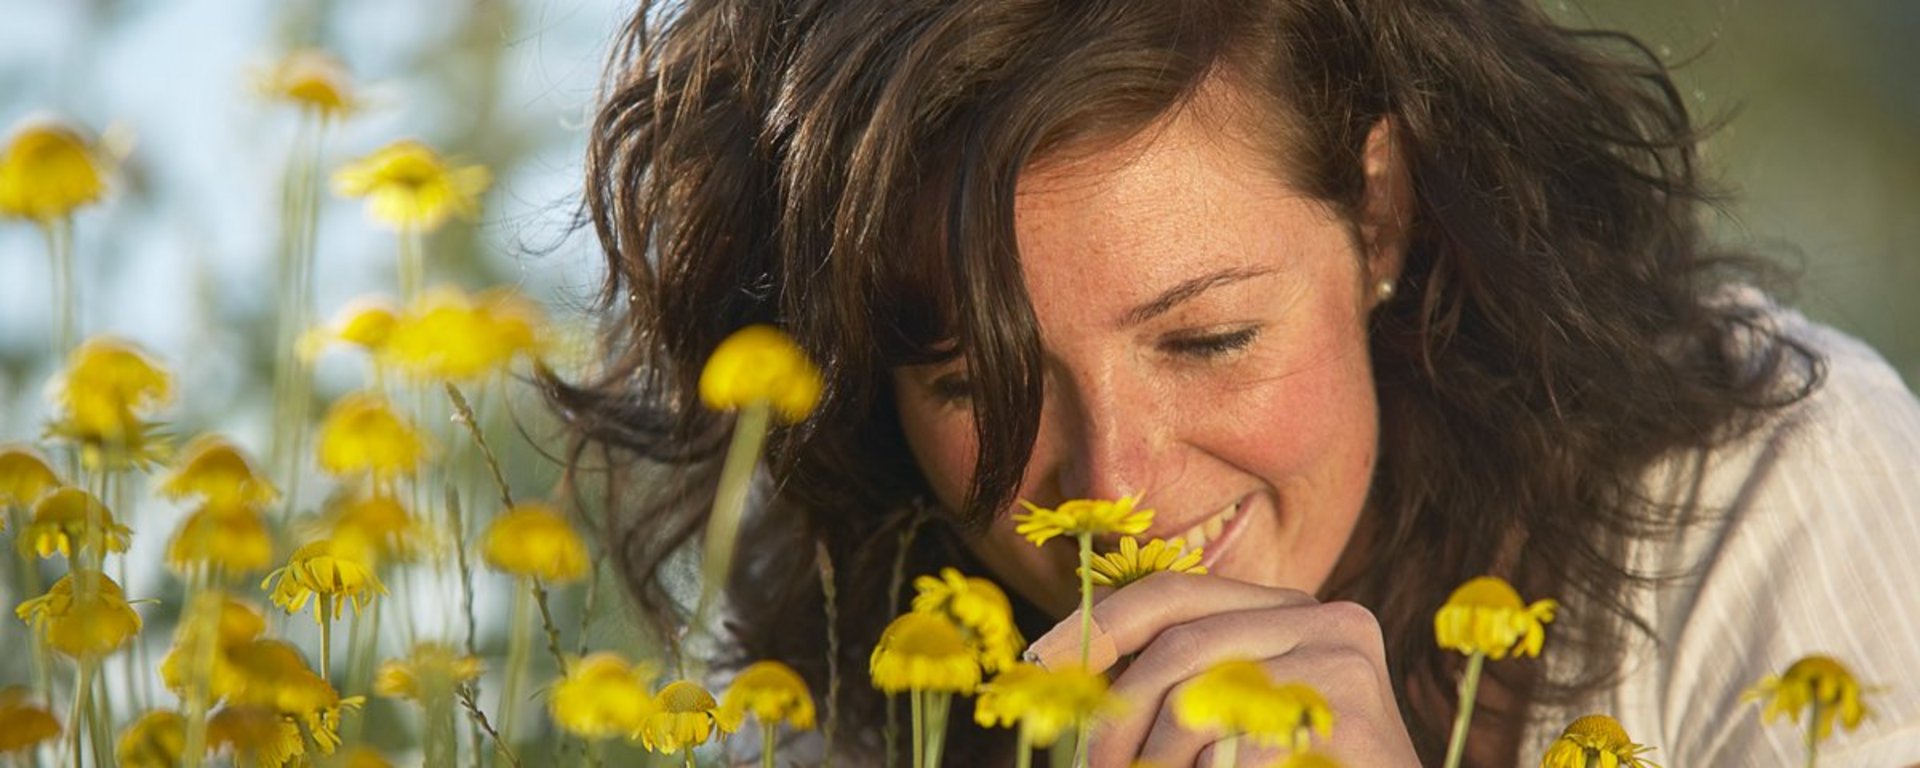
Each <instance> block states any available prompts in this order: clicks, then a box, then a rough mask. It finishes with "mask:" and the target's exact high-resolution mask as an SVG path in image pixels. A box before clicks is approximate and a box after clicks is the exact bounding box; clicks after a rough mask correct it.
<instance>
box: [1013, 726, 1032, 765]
mask: <svg viewBox="0 0 1920 768" xmlns="http://www.w3.org/2000/svg"><path fill="white" fill-rule="evenodd" d="M1013 768H1033V729H1031V728H1028V727H1027V722H1026V721H1025V720H1022V721H1020V736H1019V742H1018V744H1016V745H1015V746H1014V752H1013Z"/></svg>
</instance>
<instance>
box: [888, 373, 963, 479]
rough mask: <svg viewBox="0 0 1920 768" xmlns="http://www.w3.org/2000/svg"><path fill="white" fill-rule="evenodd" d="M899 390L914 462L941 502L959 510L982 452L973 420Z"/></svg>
mask: <svg viewBox="0 0 1920 768" xmlns="http://www.w3.org/2000/svg"><path fill="white" fill-rule="evenodd" d="M896 391H897V400H898V402H900V403H901V406H900V430H901V432H902V433H904V434H905V435H906V438H907V445H908V447H909V448H911V449H912V451H913V458H914V461H915V462H916V463H918V464H919V465H920V472H921V474H923V475H925V476H926V479H927V485H928V486H929V487H931V488H932V489H933V493H934V495H935V496H937V497H939V501H940V503H941V504H942V505H943V506H945V507H946V508H947V509H959V508H960V504H961V502H963V501H965V500H966V495H967V486H968V484H969V483H971V482H972V479H973V464H974V460H975V459H976V458H977V455H978V450H979V449H978V448H977V447H976V446H977V438H976V436H975V434H974V430H973V420H972V419H969V418H967V417H966V415H965V414H964V413H963V412H960V411H955V410H953V409H950V408H942V407H938V406H936V405H933V404H929V403H927V402H926V401H925V398H924V397H921V396H920V395H918V394H915V393H912V392H909V391H908V388H907V387H898V388H897V390H896Z"/></svg>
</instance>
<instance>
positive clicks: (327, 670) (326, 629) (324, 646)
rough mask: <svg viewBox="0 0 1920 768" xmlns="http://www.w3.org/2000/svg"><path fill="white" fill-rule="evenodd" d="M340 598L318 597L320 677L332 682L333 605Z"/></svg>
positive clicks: (330, 596) (331, 596) (329, 682)
mask: <svg viewBox="0 0 1920 768" xmlns="http://www.w3.org/2000/svg"><path fill="white" fill-rule="evenodd" d="M339 599H340V598H339V597H337V596H334V595H325V596H322V597H321V598H320V604H319V606H317V607H318V608H319V609H320V679H322V680H325V681H327V683H328V684H329V685H331V684H332V683H333V606H334V605H335V602H334V601H336V600H339Z"/></svg>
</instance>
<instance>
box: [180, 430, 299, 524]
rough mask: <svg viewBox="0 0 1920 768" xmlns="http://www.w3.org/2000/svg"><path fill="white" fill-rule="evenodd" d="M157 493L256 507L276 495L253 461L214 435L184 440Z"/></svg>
mask: <svg viewBox="0 0 1920 768" xmlns="http://www.w3.org/2000/svg"><path fill="white" fill-rule="evenodd" d="M160 493H161V494H162V495H164V496H166V497H167V498H171V499H184V498H190V497H198V498H200V499H202V500H204V501H205V502H206V503H207V505H208V506H214V507H248V508H256V509H257V508H259V507H264V506H266V505H268V504H272V503H273V502H274V500H275V499H278V498H279V497H280V492H279V491H277V490H275V489H274V487H273V482H272V481H270V480H268V479H267V478H266V476H264V475H262V474H260V471H259V470H258V469H257V468H255V467H254V465H253V461H252V460H250V459H248V458H247V456H246V454H244V453H241V452H240V449H239V448H238V447H236V446H235V445H234V444H233V443H231V442H228V441H227V439H226V438H223V437H220V436H218V435H201V436H200V437H196V438H194V439H193V441H192V442H189V443H187V447H186V448H185V449H183V450H182V452H181V457H180V459H179V460H178V461H177V462H176V463H175V464H174V470H173V473H172V474H170V475H168V476H167V478H166V479H165V480H162V481H161V482H160Z"/></svg>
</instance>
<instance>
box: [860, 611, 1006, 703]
mask: <svg viewBox="0 0 1920 768" xmlns="http://www.w3.org/2000/svg"><path fill="white" fill-rule="evenodd" d="M869 667H870V668H869V672H870V673H871V675H872V677H873V685H874V687H875V688H879V689H880V690H882V691H884V692H886V693H890V694H891V693H899V692H901V691H908V690H912V691H938V692H946V693H972V692H973V689H974V688H975V687H977V686H979V685H980V662H979V659H978V656H977V654H975V653H974V650H973V649H972V648H969V647H968V646H967V641H966V638H965V637H964V636H963V635H961V634H960V628H959V627H957V626H954V623H953V622H952V621H951V620H949V619H948V618H947V617H946V616H945V615H944V614H937V613H919V612H911V613H906V614H902V615H901V616H900V617H899V618H897V619H894V620H893V623H891V624H888V625H887V629H886V631H885V632H883V633H881V635H880V643H879V644H878V645H876V646H874V649H873V658H872V659H871V661H870V662H869Z"/></svg>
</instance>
